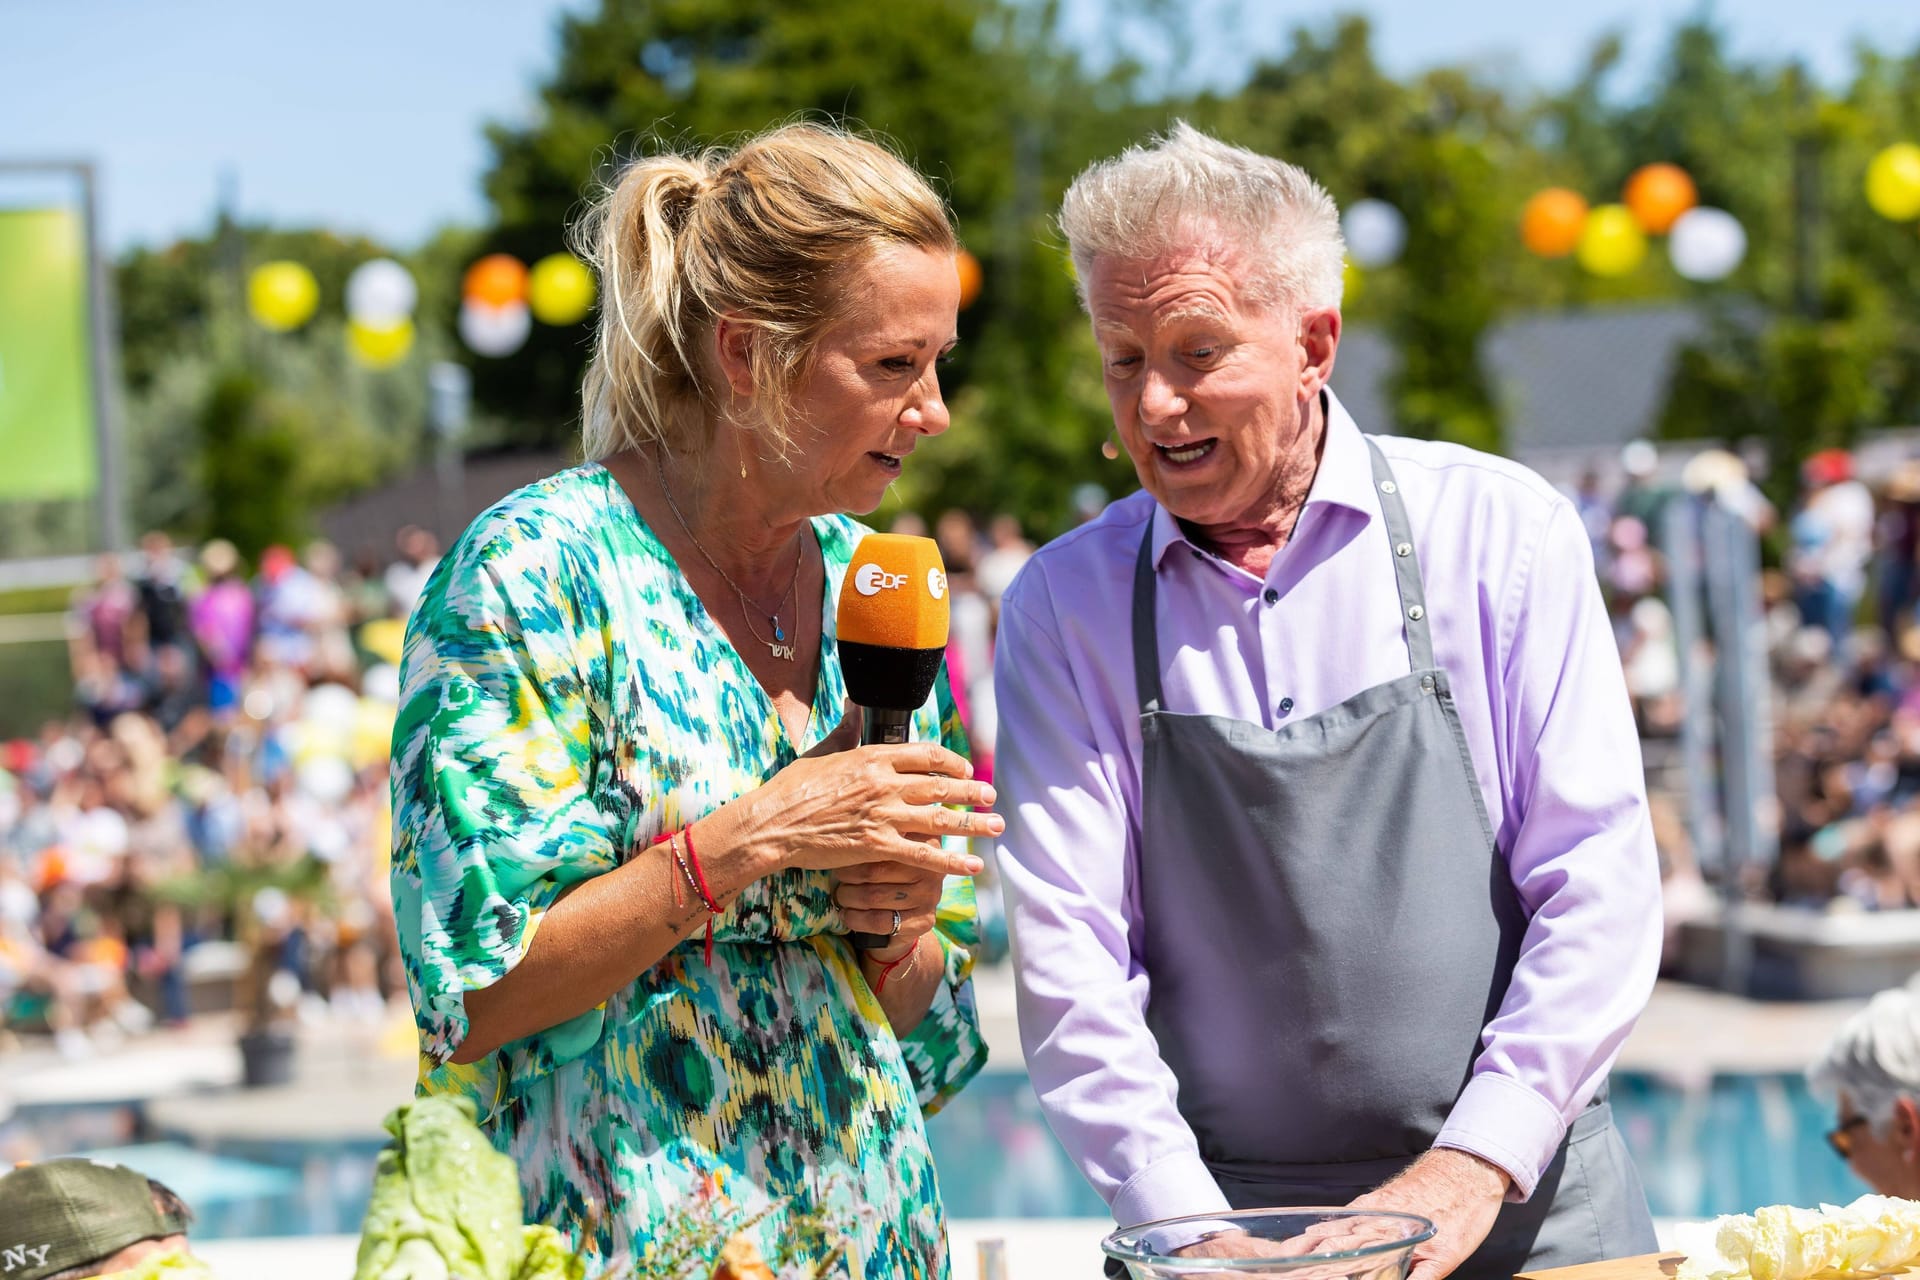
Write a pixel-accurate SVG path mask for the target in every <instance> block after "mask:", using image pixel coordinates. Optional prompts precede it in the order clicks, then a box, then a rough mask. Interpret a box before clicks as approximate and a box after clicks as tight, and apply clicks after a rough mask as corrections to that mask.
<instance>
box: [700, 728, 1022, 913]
mask: <svg viewBox="0 0 1920 1280" xmlns="http://www.w3.org/2000/svg"><path fill="white" fill-rule="evenodd" d="M859 736H860V713H859V710H858V708H850V710H849V712H848V715H847V717H846V718H845V719H843V720H842V721H841V722H840V725H839V727H838V728H837V729H835V730H834V732H833V734H832V735H830V736H829V737H828V738H827V739H826V740H825V741H823V742H822V743H821V744H820V745H819V746H817V747H815V748H814V749H813V750H812V751H810V752H808V753H807V754H806V755H804V756H802V757H801V758H800V759H798V760H795V761H794V762H793V763H792V764H790V765H788V766H787V767H786V768H784V769H782V770H781V771H780V772H779V773H777V774H775V775H774V776H773V778H772V779H771V780H770V781H768V782H767V783H765V784H764V785H762V786H760V787H758V788H756V789H755V790H753V791H750V792H748V793H747V794H746V795H745V796H742V797H741V798H740V799H739V800H737V801H735V802H734V803H733V804H731V805H726V806H723V807H722V808H721V809H720V810H719V811H718V812H717V813H715V814H714V815H712V816H713V817H714V818H719V817H722V816H723V815H724V816H726V817H727V818H728V819H729V821H730V825H732V826H733V827H734V832H733V835H734V838H736V839H738V840H740V841H742V842H745V843H749V844H752V845H754V846H756V847H757V848H759V849H760V850H762V851H763V857H764V858H765V859H766V865H767V866H768V868H769V870H770V871H771V870H777V869H779V868H781V867H802V868H805V869H807V870H811V871H837V870H840V869H842V868H847V867H854V866H858V865H860V864H862V863H874V862H888V863H897V864H900V865H901V866H903V867H907V868H911V869H913V870H914V871H916V872H919V873H921V874H922V875H926V876H936V877H937V876H949V875H956V876H970V875H975V874H977V873H978V872H979V871H980V869H981V867H982V865H983V864H982V863H981V861H980V859H979V858H976V857H974V856H973V855H972V854H969V853H960V852H950V851H948V850H947V849H944V848H942V847H941V846H940V844H939V840H940V838H941V837H943V836H950V835H958V836H997V835H999V834H1000V832H1001V831H1002V830H1003V829H1004V828H1005V826H1006V824H1005V823H1004V822H1003V821H1001V819H1000V816H999V815H998V814H995V813H990V812H975V810H978V809H985V808H986V807H987V806H989V805H991V804H992V803H993V800H994V791H993V788H992V787H990V786H988V785H987V784H986V783H983V782H975V781H974V780H973V766H972V765H970V764H968V763H967V761H966V760H965V758H964V757H962V756H959V755H957V754H955V753H954V752H952V751H949V750H947V749H946V748H945V747H943V746H941V745H939V744H938V743H933V742H911V743H903V744H899V745H890V746H869V747H862V746H856V745H853V744H855V743H857V742H858V741H859ZM949 805H957V806H960V807H959V808H949V807H948V806H949ZM729 810H732V811H733V812H732V813H729V812H728V811H729ZM892 910H893V908H891V907H889V908H887V915H886V918H885V923H884V926H883V927H882V928H881V929H880V930H879V931H880V932H882V933H885V932H886V931H887V929H888V928H891V927H892V924H893V916H892V914H891V913H892ZM905 914H906V913H905V912H904V911H903V912H901V915H902V916H903V917H904V916H905ZM901 927H902V929H904V928H905V927H906V926H905V923H904V920H903V922H902V925H901Z"/></svg>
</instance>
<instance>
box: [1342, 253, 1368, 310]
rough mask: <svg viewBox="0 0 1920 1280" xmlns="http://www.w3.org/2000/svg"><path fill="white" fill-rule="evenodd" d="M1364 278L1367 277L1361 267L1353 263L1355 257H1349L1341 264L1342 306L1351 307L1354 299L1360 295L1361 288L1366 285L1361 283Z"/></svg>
mask: <svg viewBox="0 0 1920 1280" xmlns="http://www.w3.org/2000/svg"><path fill="white" fill-rule="evenodd" d="M1364 279H1366V277H1365V276H1364V275H1363V274H1362V273H1361V271H1360V268H1358V267H1356V266H1354V265H1353V259H1351V258H1348V259H1346V260H1345V261H1344V262H1342V263H1341V264H1340V305H1341V306H1343V307H1350V306H1352V305H1353V300H1354V299H1355V298H1357V297H1359V296H1360V290H1361V289H1362V288H1363V287H1364V286H1363V285H1362V284H1361V281H1363V280H1364Z"/></svg>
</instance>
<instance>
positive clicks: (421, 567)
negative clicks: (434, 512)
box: [386, 524, 440, 618]
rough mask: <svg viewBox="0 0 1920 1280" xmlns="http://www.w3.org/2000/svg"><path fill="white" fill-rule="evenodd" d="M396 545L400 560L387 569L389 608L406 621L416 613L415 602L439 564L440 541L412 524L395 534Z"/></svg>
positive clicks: (394, 614) (397, 616) (395, 615)
mask: <svg viewBox="0 0 1920 1280" xmlns="http://www.w3.org/2000/svg"><path fill="white" fill-rule="evenodd" d="M393 542H394V546H395V547H396V548H398V550H399V552H400V558H399V559H398V560H395V561H394V562H393V563H392V564H390V565H388V566H387V573H386V584H387V607H388V608H389V609H390V610H392V612H393V616H394V617H396V618H404V617H406V616H408V615H409V614H411V613H412V612H413V606H414V602H415V601H417V600H419V599H420V593H421V592H422V591H424V590H425V589H426V586H427V579H428V578H431V577H432V576H433V570H434V566H436V565H438V564H439V563H440V540H439V539H438V538H435V537H434V536H433V535H432V534H431V533H429V532H427V530H425V529H422V528H421V527H420V526H419V525H417V524H410V525H407V526H406V527H404V528H403V529H401V530H400V532H398V533H396V534H394V535H393Z"/></svg>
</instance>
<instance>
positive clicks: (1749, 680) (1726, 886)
mask: <svg viewBox="0 0 1920 1280" xmlns="http://www.w3.org/2000/svg"><path fill="white" fill-rule="evenodd" d="M1704 531H1705V535H1706V536H1705V538H1704V543H1705V546H1706V548H1707V599H1708V605H1709V608H1710V610H1711V613H1712V624H1713V635H1714V641H1715V644H1716V647H1717V648H1718V651H1719V656H1720V662H1719V676H1720V679H1719V701H1720V716H1721V720H1722V723H1723V724H1724V726H1725V734H1724V736H1723V737H1722V738H1721V752H1720V763H1721V768H1722V769H1723V770H1724V772H1725V776H1726V802H1727V859H1726V867H1727V874H1726V876H1725V877H1724V879H1723V882H1722V886H1721V888H1722V893H1723V896H1724V899H1725V902H1726V913H1725V920H1724V925H1725V938H1726V956H1725V961H1726V963H1725V968H1724V970H1723V978H1722V981H1723V983H1724V985H1725V987H1726V989H1727V990H1729V991H1733V992H1738V993H1742V994H1745V993H1747V992H1748V991H1749V988H1750V987H1751V984H1752V973H1753V941H1752V939H1751V938H1750V937H1749V936H1748V935H1747V932H1746V930H1745V928H1744V927H1743V924H1742V921H1741V918H1740V905H1741V900H1742V893H1741V891H1742V889H1743V887H1744V886H1743V885H1742V883H1741V882H1742V879H1743V876H1744V874H1745V872H1746V869H1747V868H1748V867H1749V866H1761V867H1771V866H1772V865H1773V863H1774V861H1775V859H1776V858H1777V857H1778V854H1779V819H1778V815H1777V813H1776V810H1777V809H1778V807H1779V799H1778V797H1777V795H1776V794H1775V792H1774V779H1773V754H1772V740H1771V737H1770V735H1771V731H1772V722H1773V717H1772V710H1771V706H1770V700H1769V689H1768V683H1767V666H1766V662H1767V654H1766V620H1765V618H1764V617H1762V615H1761V613H1760V540H1759V538H1758V537H1757V536H1756V535H1755V533H1754V531H1753V528H1752V527H1751V526H1750V525H1748V524H1747V522H1746V521H1745V520H1743V519H1741V518H1740V517H1739V516H1738V515H1736V514H1734V513H1733V512H1732V511H1729V510H1727V509H1726V508H1725V507H1723V506H1721V505H1720V504H1719V503H1718V502H1709V504H1708V506H1707V509H1706V518H1705V523H1704Z"/></svg>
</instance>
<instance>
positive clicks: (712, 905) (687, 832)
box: [680, 822, 720, 969]
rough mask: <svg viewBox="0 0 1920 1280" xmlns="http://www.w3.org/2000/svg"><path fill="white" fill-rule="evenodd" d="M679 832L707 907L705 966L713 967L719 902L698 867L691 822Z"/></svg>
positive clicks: (696, 883)
mask: <svg viewBox="0 0 1920 1280" xmlns="http://www.w3.org/2000/svg"><path fill="white" fill-rule="evenodd" d="M680 834H681V835H683V836H685V837H686V838H687V862H688V863H689V864H690V865H691V866H692V867H693V884H694V887H695V888H696V889H698V890H700V901H701V903H702V904H703V905H705V907H706V908H707V967H708V968H709V969H711V968H712V967H713V918H714V917H715V916H717V915H719V914H720V904H719V903H717V902H715V901H714V900H713V891H712V890H710V889H708V888H707V873H706V872H705V871H704V870H702V869H701V867H700V854H699V853H698V851H696V850H695V849H694V847H693V824H692V823H691V822H689V823H688V824H687V825H686V826H684V827H682V828H680Z"/></svg>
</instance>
